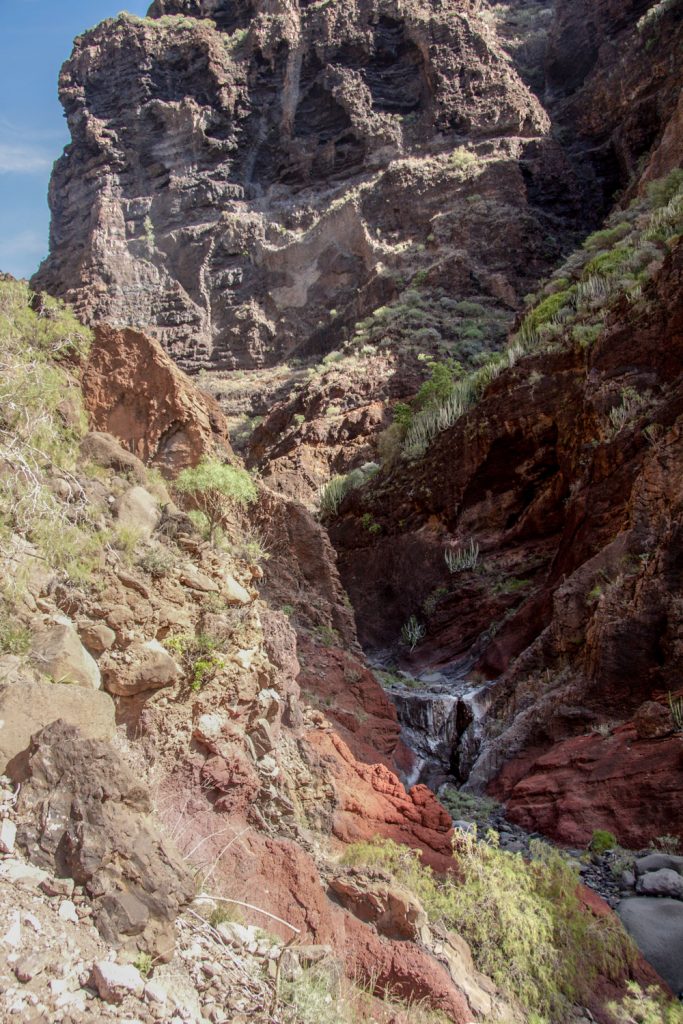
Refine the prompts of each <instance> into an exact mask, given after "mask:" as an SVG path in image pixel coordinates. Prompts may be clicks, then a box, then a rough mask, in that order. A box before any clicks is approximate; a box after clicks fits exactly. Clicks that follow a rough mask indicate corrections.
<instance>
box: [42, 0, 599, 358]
mask: <svg viewBox="0 0 683 1024" xmlns="http://www.w3.org/2000/svg"><path fill="white" fill-rule="evenodd" d="M150 14H151V17H149V18H144V19H140V18H133V17H130V16H123V15H122V16H121V17H119V18H117V19H114V20H110V21H108V22H105V23H104V24H103V25H101V26H99V27H98V28H96V29H94V30H93V31H92V32H89V33H86V34H85V35H84V36H82V37H80V38H79V40H77V43H76V48H75V50H74V53H73V55H72V57H71V59H70V61H69V62H67V64H66V65H65V67H64V70H63V72H62V77H61V86H60V88H61V97H62V101H63V103H64V106H65V109H66V112H67V117H68V120H69V124H70V128H71V132H72V138H73V142H72V145H71V146H70V147H69V149H68V150H67V152H66V153H65V155H64V156H63V157H62V159H61V161H60V162H59V164H58V167H57V170H56V172H55V176H54V179H53V185H52V190H51V203H52V209H53V222H52V241H51V256H50V257H49V259H48V261H47V262H46V264H45V265H44V266H43V268H42V269H41V271H40V273H39V274H38V275H37V277H36V285H37V286H39V287H41V288H45V289H46V290H48V291H50V292H54V293H56V294H59V295H61V296H63V297H65V298H68V300H69V301H70V302H72V303H73V304H74V306H75V308H76V309H77V310H78V312H79V313H80V314H81V315H82V316H84V317H86V318H87V319H88V320H89V321H102V320H106V321H108V322H110V323H113V324H115V325H124V326H126V327H133V326H135V327H141V328H144V329H146V330H149V331H150V332H152V333H153V334H154V335H155V336H156V337H158V338H159V339H160V340H161V341H162V342H163V344H164V346H165V347H166V349H167V350H168V351H169V352H170V353H171V354H172V355H173V356H174V357H176V358H177V359H179V360H180V361H181V362H182V363H183V364H184V365H185V366H197V365H202V364H205V365H213V366H224V367H227V368H234V367H236V366H254V365H256V366H258V365H263V364H264V363H272V362H273V361H275V360H276V359H278V358H279V357H281V356H282V355H284V354H287V353H290V352H292V351H294V350H296V351H298V352H305V351H322V352H325V351H327V350H329V349H330V348H332V347H337V346H338V344H339V340H340V337H341V336H343V335H344V334H345V333H347V332H348V331H349V329H350V328H351V327H352V325H353V324H354V323H355V322H356V321H357V320H359V319H360V318H361V317H362V316H363V315H366V314H367V313H368V312H371V311H372V310H373V309H374V308H376V307H377V306H379V305H381V304H382V302H384V301H385V300H386V299H387V298H391V297H393V296H395V295H397V294H398V292H399V291H400V290H401V288H402V287H403V286H404V283H405V282H406V281H407V280H408V279H410V278H411V277H412V276H413V275H414V274H415V272H416V271H418V270H422V269H424V268H425V267H428V266H429V264H430V263H431V262H433V260H430V259H429V258H428V257H429V254H428V253H425V252H424V247H425V245H428V244H429V243H428V239H431V238H433V237H437V236H438V238H439V240H440V242H441V244H442V252H441V260H440V261H439V264H440V265H439V271H438V276H440V278H441V279H442V280H443V281H444V283H447V284H448V285H449V286H450V287H451V288H452V289H453V290H454V291H456V293H462V282H463V281H464V280H465V279H466V280H467V282H469V283H468V286H467V292H468V293H469V292H470V291H472V292H474V293H480V294H483V295H492V296H496V297H500V296H501V295H504V296H505V301H506V302H510V301H511V302H512V303H513V304H514V302H515V300H516V297H519V296H520V295H523V294H524V292H525V291H526V290H528V288H529V286H530V284H531V280H532V278H533V276H534V275H535V276H538V274H539V273H541V272H542V271H543V270H544V269H545V268H546V267H547V266H548V261H549V260H552V259H553V258H554V257H555V256H556V254H557V252H558V246H557V241H556V240H555V241H553V238H552V237H551V236H552V231H551V230H550V223H551V221H552V220H553V218H554V217H555V212H554V210H553V206H554V205H556V204H555V200H553V199H552V198H549V196H550V194H551V193H552V192H553V190H554V191H555V194H556V196H557V197H558V199H559V201H560V205H561V206H562V211H561V215H562V216H563V217H565V218H567V217H570V218H571V216H577V215H579V216H580V209H579V206H577V205H576V203H575V201H574V200H575V198H576V197H575V196H574V199H572V196H573V190H572V176H571V172H570V169H569V165H568V164H567V162H566V161H565V160H564V158H563V155H562V151H561V149H560V147H559V145H558V144H557V143H556V142H555V141H553V140H552V139H551V138H550V135H549V120H548V117H547V115H546V113H545V112H544V110H543V109H542V107H541V105H540V103H539V101H538V100H537V99H536V98H535V97H534V96H533V95H532V94H531V93H530V92H529V90H528V89H527V88H526V86H524V85H523V83H522V82H521V80H520V79H519V78H518V76H517V74H516V72H515V71H514V70H513V68H512V67H511V66H510V65H509V63H508V62H507V61H506V60H505V59H504V57H503V55H502V52H501V51H500V49H499V48H498V44H497V41H496V39H495V36H494V35H493V34H492V32H491V31H490V28H489V27H488V25H487V24H486V23H485V22H484V21H483V20H481V17H480V14H481V12H480V10H479V7H478V5H477V4H474V3H468V4H464V5H463V4H457V5H456V4H454V3H452V2H450V0H440V2H439V3H438V4H437V5H436V6H430V7H427V6H426V5H425V6H423V5H419V4H418V5H412V6H410V7H409V8H405V9H404V7H403V6H402V5H401V4H400V3H396V2H395V0H383V2H382V3H381V4H379V5H376V4H371V3H369V2H367V0H355V2H354V3H352V4H351V5H350V6H349V5H348V4H346V5H344V6H343V7H340V6H339V5H336V4H332V5H326V4H322V5H309V4H305V5H304V4H303V3H302V4H299V3H297V2H290V0H281V2H279V3H278V4H277V5H276V7H275V8H272V7H271V6H269V5H264V4H254V5H250V6H249V7H244V8H240V9H239V11H237V10H236V9H233V8H232V7H230V8H227V7H226V8H224V7H220V6H217V5H215V4H195V5H191V8H190V9H189V14H188V8H187V7H186V5H183V4H163V5H161V4H157V5H154V6H153V7H152V9H151V12H150ZM114 82H115V83H116V85H115V86H114V85H113V83H114ZM467 140H469V143H470V144H471V147H472V148H471V152H469V153H468V152H467V151H465V150H463V149H462V148H461V147H462V146H463V142H464V141H467ZM558 178H559V179H561V180H562V181H563V188H562V189H561V190H558V189H557V187H556V185H553V184H552V182H551V180H550V179H552V181H554V182H556V181H557V179H558ZM544 182H545V184H544ZM532 193H537V194H538V195H543V197H544V198H543V199H542V201H541V202H540V203H536V200H535V199H534V196H533V195H532ZM475 196H477V197H478V200H477V201H475V199H474V197H475ZM572 203H574V206H573V208H572ZM494 209H495V218H494V217H493V216H492V212H493V210H494ZM494 225H495V230H494ZM482 232H484V233H485V234H488V235H490V236H491V244H487V245H482V244H481V234H482ZM494 236H495V237H494ZM512 245H515V246H516V247H517V248H518V252H517V256H518V259H517V261H516V266H515V268H514V269H513V268H511V267H510V263H509V261H508V260H507V258H506V257H507V253H508V252H509V249H510V246H512ZM401 282H403V283H401Z"/></svg>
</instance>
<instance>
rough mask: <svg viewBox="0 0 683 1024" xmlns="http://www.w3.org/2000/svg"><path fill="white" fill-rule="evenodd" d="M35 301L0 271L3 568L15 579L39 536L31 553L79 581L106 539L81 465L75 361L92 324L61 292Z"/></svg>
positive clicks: (0, 532) (81, 428)
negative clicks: (22, 548)
mask: <svg viewBox="0 0 683 1024" xmlns="http://www.w3.org/2000/svg"><path fill="white" fill-rule="evenodd" d="M34 305H35V307H36V308H33V305H32V294H31V292H30V291H29V289H28V286H27V285H25V284H23V283H21V282H18V281H0V569H1V570H2V575H3V581H9V580H12V581H13V583H14V585H15V586H16V585H20V583H21V575H22V568H23V565H24V561H25V559H24V557H23V553H20V554H18V553H17V545H18V544H19V545H21V544H22V543H25V542H27V543H28V544H33V545H35V547H36V549H37V551H36V552H35V553H34V554H33V555H32V556H31V557H33V558H34V559H37V560H39V561H41V562H42V563H44V564H46V565H47V566H48V567H50V568H56V569H60V570H62V571H63V572H64V573H65V575H66V577H67V578H68V579H71V580H72V581H73V582H81V581H83V580H84V579H86V578H87V577H88V575H89V574H90V572H91V571H92V569H93V567H94V565H95V562H96V559H97V557H98V556H99V552H100V551H101V548H102V539H101V537H98V536H97V533H96V528H95V525H94V524H93V523H92V522H91V520H90V515H91V511H90V509H89V506H88V503H87V502H86V501H85V500H84V494H83V489H82V487H81V484H80V483H79V481H78V479H77V477H76V475H75V473H74V470H75V468H76V461H77V457H78V444H79V440H80V438H81V437H82V435H83V433H84V432H85V429H86V420H85V415H84V412H83V408H82V403H81V395H80V390H79V388H78V386H77V383H76V381H75V380H74V379H72V376H71V374H70V367H71V366H73V364H76V363H78V362H80V360H82V358H83V357H84V356H85V354H86V353H87V350H88V347H89V344H90V332H89V331H88V330H87V329H86V328H84V327H82V326H81V324H79V323H78V321H77V320H76V318H75V317H74V315H73V313H72V312H71V311H70V310H69V309H67V307H66V306H64V305H63V304H62V303H60V302H57V301H56V300H54V299H49V298H48V297H47V296H41V298H40V301H39V302H38V303H35V304H34ZM57 479H58V480H59V481H60V485H61V490H62V495H63V497H58V496H57V494H56V493H55V491H54V483H55V480H57ZM4 589H6V586H5V588H4Z"/></svg>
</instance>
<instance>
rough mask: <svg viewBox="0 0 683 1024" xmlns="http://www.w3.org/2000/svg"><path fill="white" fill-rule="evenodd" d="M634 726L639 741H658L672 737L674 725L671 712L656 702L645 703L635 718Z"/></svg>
mask: <svg viewBox="0 0 683 1024" xmlns="http://www.w3.org/2000/svg"><path fill="white" fill-rule="evenodd" d="M633 724H634V726H635V729H636V734H637V736H638V739H639V740H656V739H660V738H661V737H663V736H671V734H672V733H673V731H674V723H673V719H672V717H671V712H670V711H669V709H668V708H667V707H665V706H664V705H663V704H658V703H657V701H656V700H648V701H645V703H644V704H641V705H640V707H639V708H638V710H637V711H636V713H635V715H634V716H633Z"/></svg>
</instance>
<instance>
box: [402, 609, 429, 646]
mask: <svg viewBox="0 0 683 1024" xmlns="http://www.w3.org/2000/svg"><path fill="white" fill-rule="evenodd" d="M426 635H427V630H426V629H425V627H424V626H423V625H422V623H421V622H418V620H417V619H416V618H415V616H414V615H411V616H410V618H409V619H408V621H407V622H405V623H404V624H403V626H402V627H401V641H402V643H404V644H405V646H406V647H409V648H410V650H411V651H414V650H415V648H416V647H417V645H418V644H419V643H420V641H421V640H424V638H425V636H426Z"/></svg>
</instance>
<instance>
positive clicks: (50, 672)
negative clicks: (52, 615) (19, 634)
mask: <svg viewBox="0 0 683 1024" xmlns="http://www.w3.org/2000/svg"><path fill="white" fill-rule="evenodd" d="M31 661H32V662H33V664H34V665H35V667H36V668H37V669H38V670H39V671H40V672H42V673H43V675H46V676H50V677H51V678H52V679H53V680H54V681H55V682H56V683H72V684H73V685H74V686H83V687H85V688H86V689H89V690H99V688H100V686H101V685H102V680H101V677H100V670H99V668H98V667H97V662H96V661H95V660H94V658H93V657H92V655H90V654H88V652H87V651H86V649H85V647H84V646H83V644H82V643H81V641H80V639H79V636H78V633H77V632H76V630H75V629H74V627H73V626H72V625H71V623H70V622H68V620H66V619H59V620H54V621H52V622H48V623H47V624H46V625H45V626H44V627H43V628H41V629H39V630H38V632H37V633H36V634H35V635H34V637H33V643H32V645H31Z"/></svg>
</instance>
